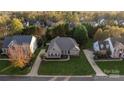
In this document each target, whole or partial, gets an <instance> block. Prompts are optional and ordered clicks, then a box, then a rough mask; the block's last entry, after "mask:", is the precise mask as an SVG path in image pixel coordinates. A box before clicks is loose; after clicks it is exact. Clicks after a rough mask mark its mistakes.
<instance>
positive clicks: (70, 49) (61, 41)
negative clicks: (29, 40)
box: [46, 37, 80, 58]
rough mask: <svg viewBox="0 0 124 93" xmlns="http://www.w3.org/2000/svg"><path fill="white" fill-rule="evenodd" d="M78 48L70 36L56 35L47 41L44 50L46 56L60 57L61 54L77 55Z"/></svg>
mask: <svg viewBox="0 0 124 93" xmlns="http://www.w3.org/2000/svg"><path fill="white" fill-rule="evenodd" d="M79 53H80V48H79V46H78V44H77V43H76V41H75V40H74V39H72V38H70V37H56V38H54V39H53V40H51V42H50V43H49V47H48V50H47V52H46V57H47V58H61V56H63V55H66V56H78V55H79Z"/></svg>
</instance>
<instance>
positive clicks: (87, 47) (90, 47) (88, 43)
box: [84, 39, 93, 49]
mask: <svg viewBox="0 0 124 93" xmlns="http://www.w3.org/2000/svg"><path fill="white" fill-rule="evenodd" d="M92 47H93V40H92V39H88V41H87V43H86V44H85V45H84V48H86V49H92Z"/></svg>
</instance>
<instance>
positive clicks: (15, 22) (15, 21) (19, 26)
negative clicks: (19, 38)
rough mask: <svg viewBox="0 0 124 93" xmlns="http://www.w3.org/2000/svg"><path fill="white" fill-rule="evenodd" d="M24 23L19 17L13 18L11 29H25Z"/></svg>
mask: <svg viewBox="0 0 124 93" xmlns="http://www.w3.org/2000/svg"><path fill="white" fill-rule="evenodd" d="M23 28H24V27H23V24H22V22H21V21H20V20H19V19H18V18H13V20H12V22H11V30H12V31H21V30H22V29H23Z"/></svg>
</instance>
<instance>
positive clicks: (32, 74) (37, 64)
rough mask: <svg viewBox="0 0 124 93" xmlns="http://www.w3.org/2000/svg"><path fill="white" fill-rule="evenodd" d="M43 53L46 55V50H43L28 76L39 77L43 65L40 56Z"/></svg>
mask: <svg viewBox="0 0 124 93" xmlns="http://www.w3.org/2000/svg"><path fill="white" fill-rule="evenodd" d="M43 53H45V49H41V51H40V53H39V54H38V56H37V58H36V60H35V62H34V64H33V66H32V69H31V71H30V73H29V74H28V75H27V76H37V75H38V69H39V66H40V63H41V58H40V55H41V54H43Z"/></svg>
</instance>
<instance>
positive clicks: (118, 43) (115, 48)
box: [93, 37, 124, 58]
mask: <svg viewBox="0 0 124 93" xmlns="http://www.w3.org/2000/svg"><path fill="white" fill-rule="evenodd" d="M93 49H94V51H95V52H97V51H98V52H99V51H102V50H109V51H110V52H111V55H110V56H111V57H112V58H124V39H117V38H116V39H115V38H110V37H109V38H107V39H105V40H103V41H96V42H94V44H93Z"/></svg>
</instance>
